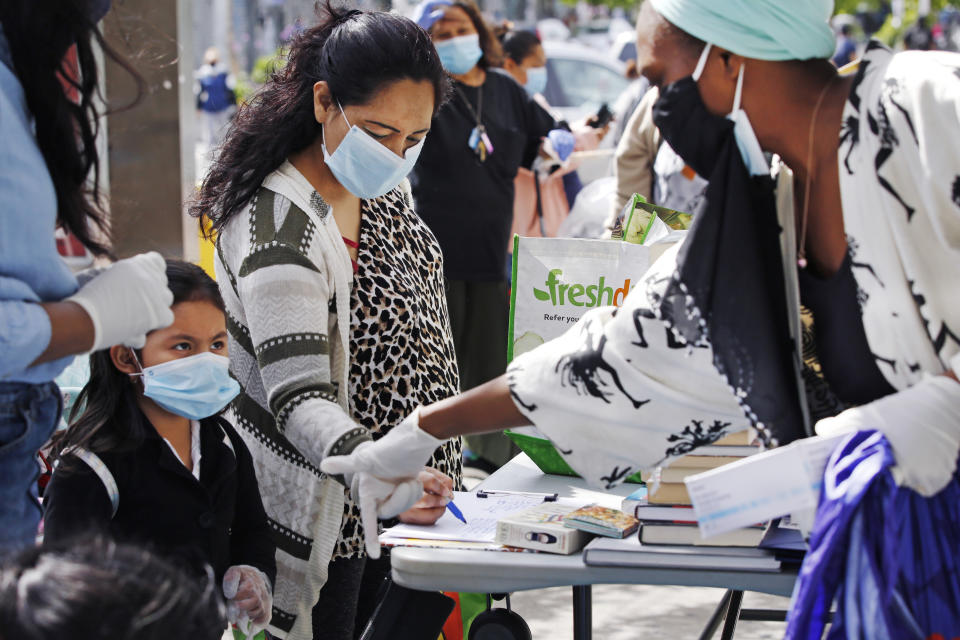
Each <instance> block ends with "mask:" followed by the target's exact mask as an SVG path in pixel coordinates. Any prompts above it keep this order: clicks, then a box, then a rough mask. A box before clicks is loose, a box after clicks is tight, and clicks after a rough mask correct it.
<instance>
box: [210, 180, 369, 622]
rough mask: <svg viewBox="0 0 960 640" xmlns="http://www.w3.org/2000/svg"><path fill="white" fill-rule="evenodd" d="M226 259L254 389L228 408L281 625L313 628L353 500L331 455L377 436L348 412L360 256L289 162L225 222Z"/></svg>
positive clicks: (235, 329) (221, 244) (245, 381)
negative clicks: (266, 535)
mask: <svg viewBox="0 0 960 640" xmlns="http://www.w3.org/2000/svg"><path fill="white" fill-rule="evenodd" d="M215 268H216V273H217V281H218V282H219V284H220V290H221V292H222V293H223V298H224V302H225V303H226V310H227V330H228V333H229V343H230V369H231V372H232V373H233V375H234V376H235V377H236V378H237V380H238V381H239V382H240V386H241V388H242V391H241V393H240V395H239V396H238V397H237V399H236V400H235V401H234V402H233V403H232V405H231V407H230V409H229V411H228V413H227V415H226V417H227V419H228V420H230V421H231V423H232V424H234V425H235V426H236V429H237V431H238V432H239V433H240V434H241V436H242V437H243V439H244V441H245V442H246V444H247V447H248V448H249V449H250V453H251V454H252V455H253V459H254V465H255V467H256V470H257V478H258V481H259V483H260V493H261V495H262V497H263V506H264V508H265V510H266V512H267V516H268V518H269V523H270V526H271V528H272V530H273V533H274V540H275V542H276V545H277V580H276V584H275V587H274V600H273V607H274V608H273V620H272V621H271V623H270V628H269V630H270V632H271V633H273V634H275V635H277V636H279V637H286V638H290V639H294V640H298V639H301V638H303V639H309V638H311V637H312V629H311V618H310V611H311V608H312V607H313V605H314V603H316V601H317V598H318V596H319V592H320V588H321V587H322V586H323V585H324V583H325V582H326V579H327V565H328V564H329V561H330V557H331V555H332V553H333V549H334V545H335V543H336V541H337V538H338V535H339V533H340V524H341V521H342V519H343V511H344V491H345V489H344V486H343V485H342V484H341V482H337V481H336V480H334V479H333V478H331V477H328V476H326V475H325V474H323V473H321V471H320V469H319V463H320V461H321V460H322V459H323V458H324V457H325V456H327V455H335V454H341V453H347V452H349V451H351V450H352V449H353V448H354V447H356V445H357V444H359V443H360V442H364V441H366V440H369V439H370V435H369V433H368V432H367V431H366V430H365V429H364V428H362V427H360V426H359V425H357V424H356V423H355V422H354V421H353V420H352V419H351V418H350V416H349V413H348V407H349V404H348V396H347V394H348V387H349V384H348V382H349V365H350V356H349V352H348V349H349V329H350V291H351V286H352V279H353V270H352V268H351V264H350V257H349V255H348V254H347V250H346V247H345V246H344V243H343V241H342V239H341V236H340V232H339V230H338V228H337V225H336V223H335V222H334V220H333V216H332V215H330V207H329V206H328V205H327V204H326V203H325V202H324V201H323V200H322V199H321V198H320V196H319V194H317V193H316V192H315V191H314V189H313V187H312V186H311V185H310V183H309V182H308V181H307V180H306V178H304V177H303V175H302V174H301V173H300V172H299V171H297V170H296V169H295V168H294V167H293V165H291V164H290V163H289V162H284V164H283V165H281V166H280V168H278V169H277V170H276V171H274V172H273V173H272V174H270V175H269V176H268V177H267V178H266V179H265V180H264V182H263V185H262V187H261V188H260V190H259V192H258V193H257V195H256V197H255V198H254V200H253V201H252V202H251V204H250V205H249V208H248V210H247V215H237V216H234V218H233V219H231V220H230V221H229V222H228V223H227V225H226V226H225V227H224V228H223V230H222V231H221V233H220V235H219V238H218V240H217V256H216V262H215ZM340 480H341V481H342V479H340Z"/></svg>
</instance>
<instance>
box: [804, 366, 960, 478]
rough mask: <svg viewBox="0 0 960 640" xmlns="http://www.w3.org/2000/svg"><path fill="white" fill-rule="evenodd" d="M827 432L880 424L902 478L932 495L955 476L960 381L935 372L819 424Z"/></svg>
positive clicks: (820, 430)
mask: <svg viewBox="0 0 960 640" xmlns="http://www.w3.org/2000/svg"><path fill="white" fill-rule="evenodd" d="M815 428H816V431H817V434H818V435H821V436H832V435H837V434H842V433H847V432H852V431H862V430H867V429H876V430H877V431H879V432H881V433H882V434H883V435H885V436H886V437H887V440H888V441H889V442H890V446H891V448H892V449H893V455H894V457H895V458H896V460H897V466H895V467H894V468H893V469H892V472H893V475H894V478H895V479H896V481H897V483H898V484H901V485H903V486H906V487H909V488H911V489H913V490H914V491H916V492H917V493H919V494H921V495H924V496H927V497H930V496H933V495H935V494H937V493H939V492H940V490H941V489H943V488H944V487H945V486H947V483H948V482H950V479H951V478H952V477H953V474H954V471H955V470H956V467H957V455H958V454H960V383H958V382H956V381H955V380H952V379H950V378H947V377H945V376H930V377H928V378H925V379H924V380H922V381H921V382H919V383H917V384H915V385H914V386H912V387H910V388H909V389H905V390H903V391H900V392H898V393H894V394H891V395H889V396H886V397H885V398H881V399H879V400H875V401H874V402H871V403H869V404H865V405H862V406H860V407H854V408H853V409H847V410H846V411H844V412H843V413H841V414H839V415H837V416H834V417H833V418H825V419H823V420H820V421H819V422H817V424H816V427H815Z"/></svg>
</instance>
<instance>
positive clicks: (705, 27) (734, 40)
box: [650, 0, 836, 60]
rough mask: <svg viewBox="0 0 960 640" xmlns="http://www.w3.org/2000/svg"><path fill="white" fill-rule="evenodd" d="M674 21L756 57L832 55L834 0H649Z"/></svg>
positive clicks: (711, 40)
mask: <svg viewBox="0 0 960 640" xmlns="http://www.w3.org/2000/svg"><path fill="white" fill-rule="evenodd" d="M650 2H652V3H653V8H654V9H656V10H657V12H658V13H659V14H660V15H662V16H663V17H664V18H666V19H667V20H669V21H670V22H671V23H673V24H674V25H675V26H677V27H679V28H680V29H683V30H684V31H686V32H687V33H689V34H690V35H692V36H694V37H697V38H699V39H701V40H703V41H704V42H709V43H711V44H715V45H717V46H719V47H722V48H724V49H726V50H727V51H731V52H733V53H735V54H737V55H741V56H744V57H746V58H755V59H757V60H808V59H810V58H829V57H830V56H832V55H833V52H834V49H835V47H836V41H835V39H834V35H833V30H832V29H831V28H830V24H829V22H828V20H829V19H830V15H831V14H832V13H833V0H650Z"/></svg>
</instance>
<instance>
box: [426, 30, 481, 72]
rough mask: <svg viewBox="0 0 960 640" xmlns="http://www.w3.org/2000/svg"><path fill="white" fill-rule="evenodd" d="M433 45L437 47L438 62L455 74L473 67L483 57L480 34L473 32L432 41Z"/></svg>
mask: <svg viewBox="0 0 960 640" xmlns="http://www.w3.org/2000/svg"><path fill="white" fill-rule="evenodd" d="M434 46H435V47H436V49H437V55H439V56H440V64H442V65H443V68H444V69H446V70H447V71H449V72H450V73H452V74H453V75H455V76H460V75H463V74H465V73H466V72H467V71H470V69H473V68H474V67H475V66H476V64H477V62H478V61H479V60H480V58H481V57H483V49H481V48H480V36H478V35H477V34H475V33H471V34H469V35H466V36H457V37H456V38H450V39H449V40H443V41H441V42H437V43H434Z"/></svg>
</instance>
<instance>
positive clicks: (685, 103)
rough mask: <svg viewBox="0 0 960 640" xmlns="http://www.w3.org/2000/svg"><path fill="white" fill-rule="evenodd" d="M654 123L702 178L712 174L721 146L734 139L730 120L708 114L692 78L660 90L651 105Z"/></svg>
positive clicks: (665, 138)
mask: <svg viewBox="0 0 960 640" xmlns="http://www.w3.org/2000/svg"><path fill="white" fill-rule="evenodd" d="M653 122H654V124H656V125H657V128H658V129H660V134H661V135H662V136H663V139H664V140H666V141H667V143H668V144H669V145H670V146H671V147H672V148H673V150H674V151H676V152H677V155H679V156H680V157H681V158H683V161H684V162H686V163H687V164H688V165H690V167H691V168H692V169H693V170H694V171H696V172H697V173H698V174H699V175H701V176H703V177H704V178H709V177H710V175H711V174H712V173H713V169H714V165H715V164H716V161H717V156H718V155H719V154H720V151H721V149H722V148H723V145H724V143H725V142H727V140H729V139H732V138H733V121H731V120H728V119H727V118H722V117H720V116H715V115H713V114H712V113H710V112H709V111H707V107H706V105H705V104H703V99H702V98H701V97H700V91H699V90H698V89H697V82H696V80H694V79H693V77H692V76H687V77H686V78H682V79H680V80H677V81H676V82H673V83H671V84H669V85H667V86H666V87H664V88H663V90H662V91H661V92H660V97H659V98H658V99H657V101H656V102H655V103H654V104H653Z"/></svg>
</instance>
